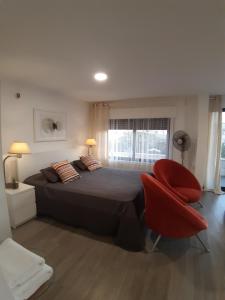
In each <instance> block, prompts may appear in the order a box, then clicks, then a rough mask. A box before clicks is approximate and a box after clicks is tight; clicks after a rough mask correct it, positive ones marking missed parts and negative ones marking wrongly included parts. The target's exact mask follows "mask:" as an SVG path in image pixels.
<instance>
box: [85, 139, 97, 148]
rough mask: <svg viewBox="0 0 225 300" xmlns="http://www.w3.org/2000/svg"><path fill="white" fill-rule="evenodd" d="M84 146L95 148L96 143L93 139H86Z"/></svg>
mask: <svg viewBox="0 0 225 300" xmlns="http://www.w3.org/2000/svg"><path fill="white" fill-rule="evenodd" d="M85 144H86V145H88V146H96V141H95V139H87V140H86V142H85Z"/></svg>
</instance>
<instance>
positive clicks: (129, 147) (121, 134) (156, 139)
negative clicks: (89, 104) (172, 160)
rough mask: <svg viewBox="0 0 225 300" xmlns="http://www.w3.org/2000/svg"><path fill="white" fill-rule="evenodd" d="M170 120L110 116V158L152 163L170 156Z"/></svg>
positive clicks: (111, 159) (112, 159)
mask: <svg viewBox="0 0 225 300" xmlns="http://www.w3.org/2000/svg"><path fill="white" fill-rule="evenodd" d="M169 132H170V120H169V119H165V118H162V119H161V118H160V119H159V118H155V119H118V120H110V130H109V132H108V136H109V153H108V154H109V160H110V161H116V160H117V161H130V162H139V163H146V162H147V163H152V162H155V161H156V160H158V159H161V158H167V157H168V156H169Z"/></svg>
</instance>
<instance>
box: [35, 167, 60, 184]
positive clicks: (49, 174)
mask: <svg viewBox="0 0 225 300" xmlns="http://www.w3.org/2000/svg"><path fill="white" fill-rule="evenodd" d="M40 172H41V173H42V174H43V175H44V177H45V178H46V179H47V180H48V182H51V183H56V182H58V181H60V178H59V175H58V174H57V173H56V171H55V170H54V169H53V168H51V167H48V168H45V169H41V170H40Z"/></svg>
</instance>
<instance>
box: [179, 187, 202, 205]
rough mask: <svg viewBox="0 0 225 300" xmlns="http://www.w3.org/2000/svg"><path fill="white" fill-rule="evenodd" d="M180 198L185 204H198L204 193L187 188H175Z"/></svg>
mask: <svg viewBox="0 0 225 300" xmlns="http://www.w3.org/2000/svg"><path fill="white" fill-rule="evenodd" d="M173 189H174V191H175V192H176V194H177V195H178V196H180V197H181V199H182V200H184V201H185V202H196V201H198V200H199V199H200V197H201V194H202V191H199V190H196V189H192V188H186V187H173Z"/></svg>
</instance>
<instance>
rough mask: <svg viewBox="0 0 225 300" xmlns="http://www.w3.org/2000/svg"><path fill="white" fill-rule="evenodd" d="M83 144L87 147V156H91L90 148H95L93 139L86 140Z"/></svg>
mask: <svg viewBox="0 0 225 300" xmlns="http://www.w3.org/2000/svg"><path fill="white" fill-rule="evenodd" d="M85 144H86V145H87V146H88V155H91V148H92V147H93V146H96V141H95V139H87V140H86V142H85Z"/></svg>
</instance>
